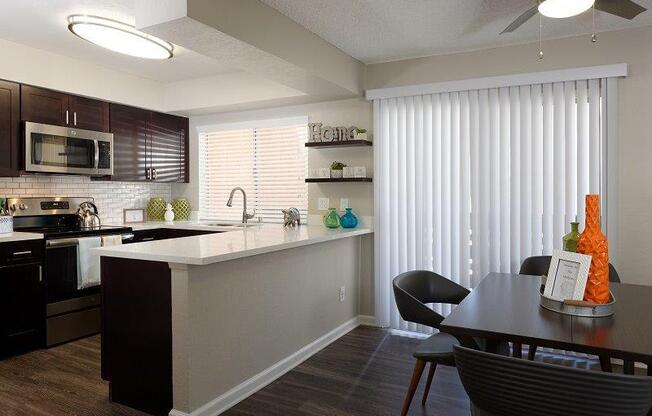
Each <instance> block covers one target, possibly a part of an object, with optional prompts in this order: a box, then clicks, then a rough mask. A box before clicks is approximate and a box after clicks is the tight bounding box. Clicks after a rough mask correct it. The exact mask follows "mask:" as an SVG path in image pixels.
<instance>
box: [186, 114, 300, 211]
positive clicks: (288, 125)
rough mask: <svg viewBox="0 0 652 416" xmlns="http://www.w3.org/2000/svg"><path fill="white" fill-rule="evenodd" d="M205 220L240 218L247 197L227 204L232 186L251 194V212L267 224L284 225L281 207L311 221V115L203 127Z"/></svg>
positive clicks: (201, 158) (201, 164) (201, 153)
mask: <svg viewBox="0 0 652 416" xmlns="http://www.w3.org/2000/svg"><path fill="white" fill-rule="evenodd" d="M200 130H201V131H200V135H199V141H200V149H199V169H200V170H199V172H200V175H199V176H200V178H199V179H200V180H199V184H200V188H199V193H200V218H201V219H211V220H230V221H238V222H239V221H241V220H242V209H243V198H242V195H241V194H240V193H239V192H238V193H236V195H235V196H234V199H233V206H232V207H227V206H226V202H227V200H228V199H229V194H230V192H231V190H232V189H233V188H234V187H236V186H239V187H241V188H243V189H244V190H245V192H246V193H247V210H248V212H249V213H251V212H252V211H253V210H254V209H255V210H256V214H255V217H254V219H253V220H250V221H258V219H259V218H261V219H262V221H263V222H268V223H281V222H283V213H282V212H281V210H283V209H286V208H288V207H295V208H297V209H298V210H299V212H300V214H301V221H302V222H304V223H306V222H307V216H308V186H307V184H306V182H305V178H306V170H307V166H308V158H307V152H306V147H305V142H306V140H307V136H308V127H307V119H285V120H270V121H260V122H254V123H246V124H229V125H222V126H212V127H204V128H201V129H200Z"/></svg>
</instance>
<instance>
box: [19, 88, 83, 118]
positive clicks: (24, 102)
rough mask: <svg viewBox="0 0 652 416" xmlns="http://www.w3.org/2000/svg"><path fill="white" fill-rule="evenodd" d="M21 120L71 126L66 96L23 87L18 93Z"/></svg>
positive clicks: (41, 89)
mask: <svg viewBox="0 0 652 416" xmlns="http://www.w3.org/2000/svg"><path fill="white" fill-rule="evenodd" d="M20 97H21V113H20V114H21V119H22V120H23V121H33V122H35V123H45V124H54V125H57V126H68V125H72V120H71V118H70V117H71V116H72V115H71V114H70V113H69V112H68V94H64V93H60V92H56V91H50V90H46V89H43V88H37V87H31V86H29V85H23V86H22V87H21V92H20Z"/></svg>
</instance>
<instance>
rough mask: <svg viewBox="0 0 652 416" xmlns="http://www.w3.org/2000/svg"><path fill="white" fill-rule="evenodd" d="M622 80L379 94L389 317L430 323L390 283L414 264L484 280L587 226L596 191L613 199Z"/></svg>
mask: <svg viewBox="0 0 652 416" xmlns="http://www.w3.org/2000/svg"><path fill="white" fill-rule="evenodd" d="M615 82H616V80H615V79H614V78H605V79H590V80H578V81H569V82H557V83H547V84H533V85H523V86H515V87H504V88H492V89H480V90H470V91H458V92H443V93H437V94H429V95H421V96H410V97H399V98H381V99H375V100H374V103H373V106H374V130H375V132H376V134H375V135H376V140H375V146H376V150H375V153H374V159H375V160H374V163H375V167H374V171H375V172H376V178H375V179H374V181H375V215H376V228H375V250H376V253H375V262H376V267H375V270H376V305H379V307H378V310H377V312H376V313H377V319H378V321H379V323H380V324H381V325H387V326H390V327H392V328H395V329H402V330H410V331H422V332H429V331H430V329H428V328H423V327H421V326H418V325H415V324H411V323H407V322H405V321H403V320H402V319H401V318H400V316H399V314H398V311H397V309H396V305H395V303H394V298H393V296H392V295H391V290H390V288H391V279H393V278H394V277H395V276H397V275H398V274H400V273H402V272H405V271H408V270H414V269H425V270H432V271H435V272H436V273H439V274H441V275H443V276H445V277H447V278H449V279H451V280H453V281H455V282H457V283H459V284H461V285H463V286H465V287H467V288H473V287H474V286H476V285H477V284H478V283H479V281H480V280H481V279H482V278H483V277H484V276H485V275H486V274H487V273H489V272H518V269H519V266H520V264H521V262H522V260H523V259H525V258H526V257H528V256H533V255H541V254H551V253H552V250H553V249H557V248H560V247H561V238H562V236H563V235H564V234H565V232H567V228H568V227H567V225H568V223H569V222H570V221H574V220H575V219H576V218H577V219H578V220H579V221H580V222H583V219H584V195H586V194H587V193H601V194H602V197H603V199H604V198H605V194H604V193H605V187H604V181H605V178H604V177H603V174H604V167H605V166H606V161H605V159H606V158H605V157H604V153H605V143H604V139H605V134H604V131H605V128H606V122H605V116H604V115H605V112H606V100H605V99H604V98H605V94H606V91H607V85H608V84H611V83H613V85H615ZM604 215H606V214H605V213H604V212H603V216H604ZM437 309H438V310H439V311H440V312H441V313H444V314H446V313H448V312H449V308H446V307H439V306H437Z"/></svg>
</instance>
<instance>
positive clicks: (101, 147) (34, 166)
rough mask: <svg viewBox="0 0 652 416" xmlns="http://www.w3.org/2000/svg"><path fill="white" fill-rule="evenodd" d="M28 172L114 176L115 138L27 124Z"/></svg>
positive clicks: (83, 131) (77, 130) (100, 133)
mask: <svg viewBox="0 0 652 416" xmlns="http://www.w3.org/2000/svg"><path fill="white" fill-rule="evenodd" d="M25 170H26V171H28V172H36V173H70V174H77V175H91V176H100V175H113V134H112V133H104V132H99V131H92V130H83V129H73V128H69V127H61V126H52V125H49V124H39V123H32V122H29V121H28V122H25Z"/></svg>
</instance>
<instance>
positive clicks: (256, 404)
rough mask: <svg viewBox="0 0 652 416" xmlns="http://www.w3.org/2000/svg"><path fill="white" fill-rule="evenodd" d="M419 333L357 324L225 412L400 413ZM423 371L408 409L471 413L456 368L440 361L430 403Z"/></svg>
mask: <svg viewBox="0 0 652 416" xmlns="http://www.w3.org/2000/svg"><path fill="white" fill-rule="evenodd" d="M418 342H419V340H417V339H412V338H405V337H399V336H395V335H390V333H389V332H388V331H385V330H381V329H377V328H370V327H359V328H357V329H355V330H353V331H352V332H350V333H349V334H347V335H345V336H344V337H342V338H340V339H339V340H337V341H336V342H334V343H333V344H331V345H330V346H328V347H327V348H325V349H324V350H322V351H320V352H319V353H317V354H315V355H314V356H312V357H311V358H310V359H308V360H307V361H305V362H304V363H303V364H301V365H299V366H298V367H296V368H295V369H294V370H292V371H290V372H289V373H287V374H285V375H284V376H283V377H281V378H280V379H278V380H276V381H275V382H273V383H272V384H270V385H268V386H267V387H265V388H264V389H262V390H260V391H259V392H257V393H256V394H254V395H253V396H251V397H249V398H248V399H246V400H244V401H243V402H241V403H239V404H238V405H236V406H235V407H233V408H232V409H231V410H229V411H227V412H226V413H225V415H228V416H244V415H252V416H253V415H263V414H264V415H278V416H281V415H283V416H303V415H317V416H327V415H328V416H339V415H342V416H343V415H361V416H364V415H375V416H381V415H399V414H400V411H401V406H402V404H403V398H404V397H405V392H406V391H407V387H408V384H409V382H410V377H411V376H412V369H413V366H414V359H413V358H412V351H413V350H414V348H415V346H416V344H417V343H418ZM424 385H425V377H424V379H423V380H422V383H421V384H420V386H419V390H417V394H416V396H415V399H414V401H413V403H412V407H411V409H410V410H411V411H410V415H428V416H444V415H445V416H458V415H459V416H462V415H464V416H469V414H470V411H469V401H468V397H467V395H466V392H465V391H464V389H463V388H462V385H461V383H460V379H459V376H458V375H457V370H455V369H454V368H451V367H445V366H439V367H438V368H437V372H436V373H435V379H434V381H433V383H432V387H431V390H430V395H429V397H428V402H427V404H426V406H424V407H422V406H421V396H422V394H423V387H424Z"/></svg>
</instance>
